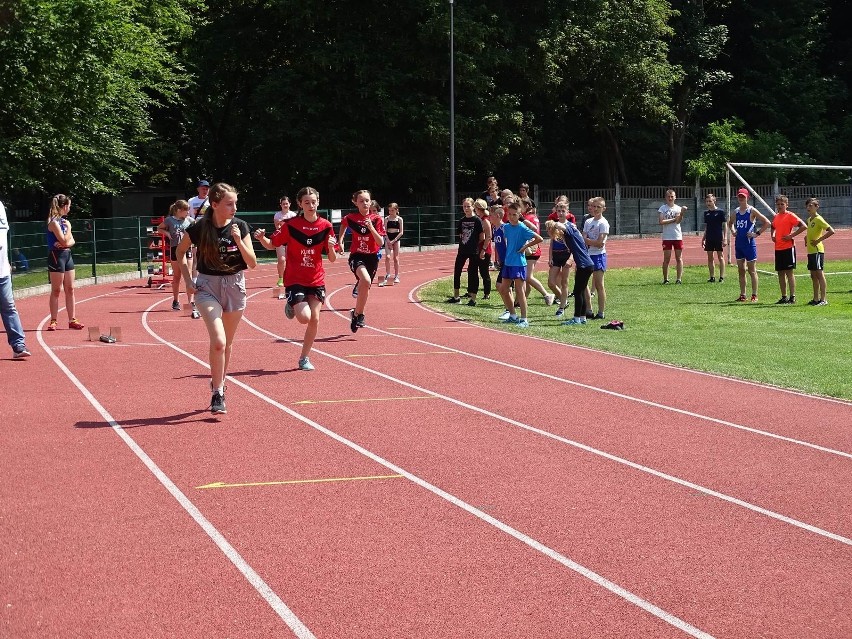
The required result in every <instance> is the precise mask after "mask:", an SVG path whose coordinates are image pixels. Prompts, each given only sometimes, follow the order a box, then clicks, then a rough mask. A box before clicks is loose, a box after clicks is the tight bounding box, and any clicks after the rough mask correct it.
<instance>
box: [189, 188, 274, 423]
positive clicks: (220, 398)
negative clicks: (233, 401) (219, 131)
mask: <svg viewBox="0 0 852 639" xmlns="http://www.w3.org/2000/svg"><path fill="white" fill-rule="evenodd" d="M209 201H210V206H208V207H207V209H206V211H205V213H204V215H203V216H202V217H201V218H200V219H197V220H196V221H195V224H193V225H192V226H190V227H189V228H188V229H187V230H186V234H185V235H184V236H183V239H181V241H180V244H179V245H178V248H177V258H178V261H179V262H180V268H181V271H182V272H183V277H184V280H185V281H186V292H187V295H189V294H191V293H194V294H195V302H196V304H197V306H198V310H199V311H200V313H201V318H202V319H203V320H204V324H205V326H206V327H207V333H208V335H209V337H210V348H209V351H208V355H209V359H210V377H211V379H210V390H211V392H212V397H211V399H210V412H212V413H213V414H218V413H226V412H228V411H227V409H226V407H225V376H226V375H227V374H228V364H229V363H230V360H231V353H232V351H233V347H234V337H235V335H236V333H237V328H238V327H239V324H240V320H241V319H242V317H243V311H244V310H245V308H246V299H247V296H246V279H245V274H244V273H243V271H245V270H246V269H249V268H254V267H255V266H257V257H255V254H254V247H253V246H252V243H251V236H250V231H249V225H248V224H247V223H246V222H245V221H244V220H241V219H240V218H238V217H236V214H237V190H236V189H235V188H234V187H233V186H231V185H229V184H225V183H224V182H219V183H217V184H214V185H213V188H211V189H210V193H209ZM192 245H194V246H196V247H197V249H196V251H195V262H196V263H197V265H198V278H197V279H196V280H195V281H193V279H192V275H191V274H190V271H189V263H188V262H187V259H186V254H187V252H188V251H189V248H190V246H192Z"/></svg>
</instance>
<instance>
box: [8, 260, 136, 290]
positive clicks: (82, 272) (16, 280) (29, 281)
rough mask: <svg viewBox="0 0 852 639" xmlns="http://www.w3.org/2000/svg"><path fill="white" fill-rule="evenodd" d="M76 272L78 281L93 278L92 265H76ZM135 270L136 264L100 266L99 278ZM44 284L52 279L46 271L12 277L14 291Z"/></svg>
mask: <svg viewBox="0 0 852 639" xmlns="http://www.w3.org/2000/svg"><path fill="white" fill-rule="evenodd" d="M75 270H76V271H77V272H76V274H75V277H76V278H77V279H83V278H85V277H92V265H91V264H76V269H75ZM135 270H137V266H136V263H135V262H134V263H127V262H120V263H116V264H98V277H102V276H104V275H115V274H116V273H129V272H131V271H135ZM43 284H50V279H49V277H48V275H47V270H46V269H41V270H38V271H32V272H29V273H14V274H13V275H12V288H14V289H22V288H30V287H32V286H42V285H43Z"/></svg>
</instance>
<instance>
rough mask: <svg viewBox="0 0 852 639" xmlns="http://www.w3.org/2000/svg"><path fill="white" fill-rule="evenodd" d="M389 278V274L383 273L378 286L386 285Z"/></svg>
mask: <svg viewBox="0 0 852 639" xmlns="http://www.w3.org/2000/svg"><path fill="white" fill-rule="evenodd" d="M389 279H390V275H385V279H383V280H382V281H381V282H379V287H382V286H387V285H388V280H389Z"/></svg>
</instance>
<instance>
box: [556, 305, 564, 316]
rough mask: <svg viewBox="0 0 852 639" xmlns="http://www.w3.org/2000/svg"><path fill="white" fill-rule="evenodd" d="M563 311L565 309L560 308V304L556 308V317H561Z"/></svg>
mask: <svg viewBox="0 0 852 639" xmlns="http://www.w3.org/2000/svg"><path fill="white" fill-rule="evenodd" d="M564 313H565V309H564V308H562V307H561V306H560V307H559V308H557V309H556V317H562V315H563V314H564Z"/></svg>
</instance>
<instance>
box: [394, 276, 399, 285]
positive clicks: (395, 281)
mask: <svg viewBox="0 0 852 639" xmlns="http://www.w3.org/2000/svg"><path fill="white" fill-rule="evenodd" d="M393 283H394V284H399V275H397V276H396V277H395V278H393Z"/></svg>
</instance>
